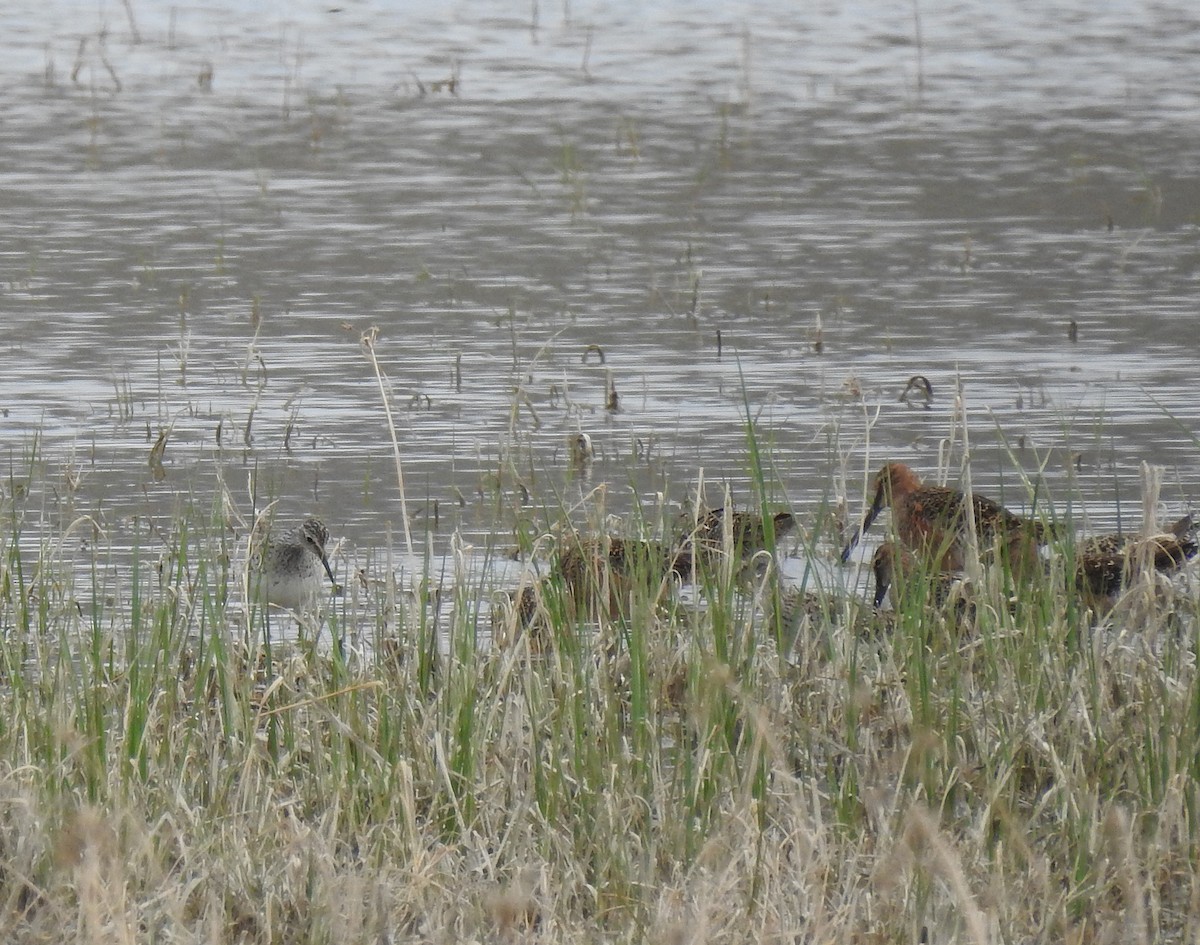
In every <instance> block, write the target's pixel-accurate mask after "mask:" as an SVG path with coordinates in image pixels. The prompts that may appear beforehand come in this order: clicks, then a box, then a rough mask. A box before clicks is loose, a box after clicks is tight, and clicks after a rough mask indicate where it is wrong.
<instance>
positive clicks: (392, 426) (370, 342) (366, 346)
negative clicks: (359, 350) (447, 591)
mask: <svg viewBox="0 0 1200 945" xmlns="http://www.w3.org/2000/svg"><path fill="white" fill-rule="evenodd" d="M377 337H379V328H378V327H377V326H374V325H372V326H371V327H370V328H368V329H367V330H366V331H364V332H363V333H362V336H361V337H360V339H359V340H360V342H361V343H362V347H363V351H365V352H366V354H367V360H369V361H370V362H371V367H372V368H373V369H374V370H375V380H376V381H377V382H378V384H379V396H380V398H381V399H382V400H383V411H384V413H385V414H386V415H387V425H388V433H390V434H391V437H392V457H393V458H394V459H395V461H396V482H397V483H398V484H399V486H400V516H401V518H402V519H403V520H404V547H405V549H406V550H407V551H408V554H409V556H410V557H411V556H412V553H413V546H412V529H411V528H410V527H409V523H408V500H407V499H406V498H405V495H404V467H403V465H402V464H401V462H400V441H399V440H398V439H396V423H395V421H394V420H393V419H392V402H391V400H389V399H388V394H387V388H386V387H385V386H384V383H383V371H382V370H380V367H379V359H378V358H377V357H375V339H376V338H377Z"/></svg>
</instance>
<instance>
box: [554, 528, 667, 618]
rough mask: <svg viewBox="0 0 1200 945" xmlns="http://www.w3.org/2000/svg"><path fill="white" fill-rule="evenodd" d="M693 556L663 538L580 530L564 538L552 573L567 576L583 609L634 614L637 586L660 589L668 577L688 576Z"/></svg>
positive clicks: (566, 581) (651, 590)
mask: <svg viewBox="0 0 1200 945" xmlns="http://www.w3.org/2000/svg"><path fill="white" fill-rule="evenodd" d="M689 562H690V559H689V557H688V556H687V555H686V553H683V552H681V551H675V550H672V549H670V548H667V547H666V546H665V545H663V544H662V543H661V542H657V541H644V540H640V539H633V538H617V537H614V536H611V535H605V536H600V537H597V538H582V537H580V536H578V535H574V536H571V537H569V538H567V539H565V540H564V541H563V542H562V543H561V544H560V546H559V549H558V552H557V554H556V556H555V560H554V563H553V566H552V570H551V573H552V574H554V575H557V576H559V577H560V578H561V579H562V582H563V585H564V586H565V587H566V589H567V591H568V592H569V593H570V595H571V599H572V602H573V603H574V605H575V609H576V610H577V611H584V612H587V613H593V614H594V613H598V612H600V611H602V610H603V611H606V612H607V613H608V615H609V616H610V617H615V616H617V615H618V614H621V613H624V614H628V610H629V600H630V595H631V594H632V593H633V592H634V591H635V590H639V589H640V590H641V591H643V592H645V593H648V594H654V593H656V592H657V591H658V590H659V589H660V588H661V587H662V585H663V582H664V580H667V579H668V578H671V577H678V578H682V577H683V576H684V571H685V570H690V563H689Z"/></svg>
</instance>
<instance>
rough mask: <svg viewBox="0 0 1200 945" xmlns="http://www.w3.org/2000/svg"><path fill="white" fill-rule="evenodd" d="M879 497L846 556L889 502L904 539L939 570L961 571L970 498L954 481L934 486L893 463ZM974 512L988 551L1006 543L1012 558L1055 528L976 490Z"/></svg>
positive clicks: (880, 476)
mask: <svg viewBox="0 0 1200 945" xmlns="http://www.w3.org/2000/svg"><path fill="white" fill-rule="evenodd" d="M872 486H873V489H874V499H873V500H872V502H871V507H870V509H868V510H867V514H866V517H865V518H864V519H863V523H862V525H861V526H860V527H859V528H858V530H857V531H855V533H854V535H853V536H851V538H850V541H849V543H848V544H847V545H846V547H845V548H844V549H843V551H842V561H843V562H845V561H848V560H849V558H850V552H851V551H853V550H854V546H855V545H857V544H858V541H859V539H860V538H861V537H862V536H863V535H864V534H865V533H866V531H867V529H869V528H870V527H871V523H872V522H874V521H875V519H876V518H877V517H878V516H879V513H880V512H881V511H883V509H884V508H886V507H889V506H890V507H891V510H892V527H893V530H894V531H895V534H896V537H897V538H898V539H899V540H900V542H901V544H902V545H903V546H904V547H905V548H906V549H907V550H908V551H910V552H912V553H913V554H915V555H917V556H918V557H919V558H921V559H923V560H924V561H925V562H927V564H928V565H929V566H930V567H933V568H934V569H935V570H939V571H960V570H962V568H963V565H964V557H965V552H966V546H967V528H968V526H967V519H966V512H967V497H966V495H965V494H964V493H963V492H960V491H959V490H958V489H952V488H950V487H949V486H930V485H925V484H924V483H922V482H921V479H920V477H919V476H918V475H917V474H916V473H915V472H913V471H912V470H911V469H910V468H909V467H908V466H906V465H904V463H888V464H886V465H885V466H884V467H883V468H882V469H880V470H879V472H878V473H876V474H875V477H874V479H873V481H872ZM971 514H972V516H973V519H974V523H975V533H976V537H977V538H978V541H979V547H980V550H981V551H982V552H985V553H986V552H988V551H989V550H990V549H991V548H993V547H994V546H995V545H996V544H1001V545H1003V546H1004V547H1005V549H1006V551H1007V552H1008V554H1009V558H1010V560H1011V561H1017V560H1018V559H1019V558H1020V559H1024V558H1027V557H1030V555H1031V554H1032V553H1034V552H1035V551H1036V546H1037V545H1042V544H1045V543H1046V541H1048V540H1049V539H1050V537H1051V535H1050V530H1049V529H1048V528H1046V527H1045V526H1043V525H1042V523H1041V522H1039V521H1037V520H1036V519H1029V518H1024V517H1022V516H1020V515H1016V514H1014V513H1013V512H1010V511H1009V510H1008V509H1006V508H1004V506H1002V505H1000V504H999V503H998V502H994V501H992V500H991V499H988V498H986V497H984V496H981V495H977V494H975V495H972V497H971Z"/></svg>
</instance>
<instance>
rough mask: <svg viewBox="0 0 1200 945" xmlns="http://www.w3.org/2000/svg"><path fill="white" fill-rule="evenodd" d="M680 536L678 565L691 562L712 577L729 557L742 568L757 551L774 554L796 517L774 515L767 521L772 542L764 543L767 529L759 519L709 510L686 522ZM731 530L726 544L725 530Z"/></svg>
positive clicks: (782, 514)
mask: <svg viewBox="0 0 1200 945" xmlns="http://www.w3.org/2000/svg"><path fill="white" fill-rule="evenodd" d="M683 527H684V533H683V534H682V535H681V536H680V537H679V539H678V541H677V543H676V547H677V548H678V553H679V554H680V555H681V561H680V563H681V564H683V563H688V560H689V557H690V558H691V559H694V561H692V562H691V563H694V564H695V565H697V566H698V567H701V568H703V569H704V570H705V571H706V572H707V573H712V572H713V571H715V570H716V569H717V568H718V567H719V566H720V563H721V561H722V560H723V557H724V555H725V554H726V553H727V551H728V552H730V553H732V556H733V559H734V561H735V562H738V563H739V565H740V564H744V563H745V562H748V561H750V560H751V559H752V558H753V557H754V556H755V555H757V554H758V553H759V552H761V551H771V552H773V551H774V550H775V543H777V542H778V541H779V540H780V539H781V538H783V537H784V536H785V535H787V534H789V533H790V532H792V531H794V530H795V528H796V517H795V516H794V515H792V513H791V512H778V513H776V514H775V515H774V516H772V518H771V531H772V533H773V535H772V538H773V541H768V539H767V526H766V524H765V522H764V521H763V518H762V516H761V515H756V514H754V513H753V512H736V511H733V510H732V509H724V508H720V509H713V510H712V511H710V512H705V513H704V514H703V515H701V516H699V517H698V518H697V519H695V520H694V521H693V520H692V519H691V518H687V519H686V520H685V522H684V526H683ZM727 527H728V528H729V529H730V530H731V534H730V536H729V540H728V542H727V541H726V528H727Z"/></svg>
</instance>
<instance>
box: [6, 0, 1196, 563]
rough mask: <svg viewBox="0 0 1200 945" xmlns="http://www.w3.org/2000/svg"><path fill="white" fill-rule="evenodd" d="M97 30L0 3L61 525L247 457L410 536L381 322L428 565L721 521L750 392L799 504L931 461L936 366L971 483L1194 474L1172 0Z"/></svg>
mask: <svg viewBox="0 0 1200 945" xmlns="http://www.w3.org/2000/svg"><path fill="white" fill-rule="evenodd" d="M297 7H299V9H297ZM129 10H130V12H131V13H132V18H131V16H130V15H129V13H127V10H126V6H125V5H123V4H121V3H115V2H108V3H106V2H95V0H92V2H87V3H71V2H66V0H60V2H57V3H50V4H45V5H44V4H33V3H21V2H18V3H16V4H10V5H9V7H8V8H6V17H5V20H6V23H5V25H6V31H7V34H8V35H7V39H6V56H5V57H4V59H3V61H0V76H2V77H3V80H4V85H5V89H6V94H5V100H4V102H3V104H2V105H0V148H2V149H3V153H4V155H5V160H4V161H3V162H2V164H0V187H2V189H3V194H4V204H5V220H6V225H5V228H4V236H3V238H2V240H0V267H2V268H0V274H2V277H3V282H2V286H0V306H2V309H3V327H2V328H0V333H2V338H3V346H2V348H0V351H2V354H0V358H2V361H0V407H2V408H3V410H4V418H3V430H4V445H5V448H6V450H7V452H8V454H9V455H10V457H12V461H13V464H14V467H15V468H20V467H21V464H22V462H23V459H22V458H23V457H25V456H27V455H29V453H30V452H31V450H32V444H33V440H34V437H35V435H37V436H39V437H40V442H39V449H40V451H41V455H42V456H43V457H44V459H45V461H46V463H47V468H48V470H49V471H50V475H51V477H52V478H53V479H55V481H59V479H61V483H62V485H61V488H59V489H57V490H55V492H54V496H53V500H54V501H56V502H60V503H66V505H67V507H68V511H69V513H70V514H71V515H75V514H81V513H84V512H87V513H92V514H93V515H95V516H97V518H99V519H101V520H103V521H105V522H107V523H109V524H110V525H112V526H113V527H114V528H119V525H120V524H121V523H122V522H126V521H128V520H129V518H130V516H131V515H132V514H133V513H135V512H137V511H139V510H148V511H152V512H165V511H167V510H170V509H171V508H173V507H175V506H176V505H177V504H178V503H179V502H180V501H181V500H182V499H184V498H186V499H188V500H189V501H194V502H197V503H198V504H199V505H200V506H201V507H207V506H208V505H209V504H211V503H212V502H213V500H214V497H215V496H217V495H218V494H219V493H220V490H221V488H222V486H224V488H227V489H228V490H229V493H230V495H231V496H232V498H233V499H234V500H235V501H236V502H237V503H239V504H240V505H241V506H242V507H243V511H249V509H250V507H251V502H252V500H251V487H250V482H251V479H252V478H253V476H252V474H256V476H257V478H256V479H255V482H256V485H255V493H256V494H255V497H254V500H253V501H254V502H256V503H257V504H259V505H261V504H262V503H263V502H265V501H267V500H268V499H272V498H279V499H280V507H281V510H284V512H285V514H287V515H295V516H299V515H302V514H305V513H308V512H315V513H319V514H321V515H322V516H324V517H325V518H326V519H327V520H329V521H330V522H331V524H332V530H333V531H334V532H335V534H341V535H343V536H344V537H345V538H346V539H347V541H348V545H349V546H350V547H355V548H359V549H364V548H374V549H377V548H382V547H385V546H391V545H392V544H393V543H396V542H398V541H399V536H400V535H401V534H402V524H401V515H400V509H399V501H398V489H397V477H396V472H395V464H394V461H393V458H392V448H391V442H390V437H389V433H388V423H387V417H386V415H385V412H384V401H383V398H382V396H381V393H380V386H379V383H378V382H377V379H376V375H375V372H374V369H373V367H372V364H371V362H370V360H369V359H368V357H367V353H366V352H365V351H364V348H363V345H362V338H363V336H364V333H366V332H369V331H370V330H371V329H378V334H377V336H375V340H374V352H375V354H376V356H377V357H378V361H379V364H380V366H381V368H382V370H383V371H384V372H385V379H384V387H385V390H386V392H387V397H388V401H389V403H390V406H391V409H392V411H393V418H394V423H395V427H396V433H397V437H398V441H399V445H400V451H401V456H402V460H403V468H404V476H405V484H406V487H407V493H408V499H409V505H410V511H411V512H412V513H413V518H414V523H415V524H414V528H415V530H416V531H417V533H418V534H417V538H416V540H417V541H418V542H421V541H423V540H424V539H423V535H424V533H425V530H426V529H427V528H430V527H433V526H434V510H435V504H436V515H437V522H436V528H435V529H434V532H433V544H434V547H435V548H437V549H438V550H445V549H446V548H448V547H449V543H450V536H451V535H452V533H453V532H454V530H455V529H456V528H458V529H460V530H461V532H462V533H463V535H464V536H465V538H466V539H467V540H469V541H482V539H483V536H484V535H486V534H487V533H489V532H492V531H494V530H497V529H498V530H499V531H500V532H501V534H503V532H504V530H505V529H506V528H509V527H510V525H509V521H510V519H511V516H512V514H513V511H514V510H515V509H517V508H519V507H520V506H521V504H522V503H525V502H528V503H531V504H533V505H535V506H536V505H539V504H545V505H547V506H550V507H553V508H558V507H560V506H561V505H562V504H563V503H566V504H572V503H574V502H578V501H579V499H580V497H581V495H582V494H583V493H584V492H586V491H587V490H588V489H591V488H595V487H598V486H601V485H605V487H606V494H605V498H604V501H605V504H606V508H608V509H610V510H611V511H613V512H616V513H627V512H629V511H630V510H631V509H633V508H634V507H635V506H637V505H639V504H640V505H641V506H642V507H643V508H645V507H647V506H648V505H653V503H654V501H655V498H654V497H655V494H656V493H659V492H662V493H664V494H665V495H666V497H667V499H668V500H670V501H674V502H677V501H678V500H680V499H681V498H682V497H683V496H684V495H685V494H686V493H687V491H688V490H689V488H694V487H695V483H696V481H697V477H698V476H699V475H700V474H701V471H703V476H704V479H705V480H706V481H708V482H710V483H712V484H713V486H714V490H713V491H712V492H710V498H718V497H719V492H720V490H721V488H723V487H724V486H725V485H726V484H727V485H728V487H729V488H730V489H731V491H732V494H733V498H734V499H735V501H738V502H740V503H743V504H744V503H747V502H750V501H751V500H752V494H751V489H750V485H749V483H750V478H751V477H750V473H749V468H750V462H749V450H748V441H747V436H746V426H747V424H746V419H747V416H750V417H753V418H754V420H755V421H756V429H757V432H758V436H759V438H760V445H761V446H762V447H763V448H764V450H765V451H766V452H767V454H768V456H769V462H768V465H767V479H768V484H769V485H770V486H771V487H772V489H773V493H774V499H775V500H776V501H778V502H780V503H784V502H786V503H790V504H791V505H792V506H793V507H795V508H796V509H797V511H798V512H799V513H800V514H801V515H802V517H803V516H805V515H809V516H812V515H813V514H815V510H816V509H817V508H818V507H820V506H821V505H822V504H823V503H825V502H829V501H836V499H837V498H838V497H839V496H840V495H841V494H842V493H843V492H844V491H849V493H850V496H851V501H852V502H855V503H856V502H858V501H860V499H859V496H860V490H861V485H862V482H863V477H864V470H865V469H867V468H868V467H874V466H876V465H878V464H879V463H880V462H882V461H883V460H884V459H885V458H890V459H900V460H903V461H906V462H909V463H910V464H911V465H913V466H914V467H916V468H918V469H919V470H921V471H922V472H924V473H926V474H929V475H934V473H935V470H936V469H937V468H938V466H939V455H940V451H942V450H944V446H945V444H947V443H950V444H951V446H952V447H953V448H952V449H951V450H950V457H949V467H950V470H951V473H950V474H951V478H952V479H953V478H955V477H956V476H957V467H958V463H959V460H960V459H961V448H962V445H963V440H962V428H961V425H956V424H955V390H956V386H958V385H961V391H962V404H963V405H964V407H965V411H966V417H967V421H968V424H967V430H968V432H969V445H970V450H971V457H972V476H973V480H974V484H975V487H976V488H977V489H980V490H981V491H988V492H991V493H993V494H998V495H1002V496H1003V497H1004V498H1005V499H1006V501H1008V500H1011V501H1012V502H1013V504H1021V503H1023V502H1025V501H1027V499H1028V495H1027V492H1026V491H1025V490H1024V488H1023V487H1022V486H1021V484H1020V482H1019V475H1018V473H1019V470H1020V469H1024V470H1025V471H1026V472H1028V473H1031V474H1034V475H1035V478H1036V474H1037V472H1038V470H1039V469H1042V470H1043V471H1044V479H1045V483H1044V488H1045V490H1046V492H1045V493H1043V494H1048V495H1050V496H1052V497H1053V498H1054V500H1055V501H1056V502H1061V503H1066V502H1072V503H1074V504H1075V507H1076V508H1077V512H1076V514H1079V515H1082V516H1084V517H1085V518H1086V519H1087V520H1088V521H1089V522H1090V523H1095V524H1096V525H1103V526H1105V527H1107V526H1109V525H1111V524H1112V523H1113V522H1114V521H1115V520H1116V519H1117V518H1118V516H1120V517H1121V518H1122V520H1123V521H1125V522H1126V523H1128V522H1129V517H1130V516H1131V515H1132V516H1133V520H1134V522H1135V523H1136V521H1137V517H1138V515H1140V511H1139V508H1140V507H1139V505H1138V502H1139V499H1138V495H1139V488H1140V487H1139V479H1138V476H1139V465H1140V463H1141V462H1142V461H1143V460H1149V461H1152V462H1155V463H1161V464H1164V465H1165V466H1166V467H1167V472H1166V476H1165V483H1166V484H1165V487H1164V491H1163V501H1164V513H1165V512H1167V511H1169V510H1173V509H1178V508H1181V507H1184V506H1186V505H1188V503H1189V502H1190V501H1191V500H1192V498H1193V496H1195V495H1197V494H1198V493H1200V470H1198V469H1197V464H1196V457H1197V441H1196V429H1197V419H1198V415H1200V409H1198V408H1197V405H1196V377H1197V356H1198V355H1200V335H1198V326H1200V321H1198V317H1197V316H1198V314H1200V312H1198V300H1200V240H1198V233H1200V230H1198V223H1200V178H1198V177H1197V174H1196V169H1197V168H1198V167H1200V82H1198V81H1197V63H1198V62H1200V9H1198V8H1196V7H1194V5H1193V4H1188V3H1175V4H1170V3H1157V4H1155V3H1151V4H1146V3H1133V2H1129V3H1122V2H1112V3H1101V4H1095V3H1092V2H1087V3H1084V2H1063V3H1057V4H1049V5H1046V6H1045V7H1043V6H1042V5H1038V4H1027V3H1017V2H1001V3H996V4H991V5H980V4H966V3H964V4H961V5H959V6H953V5H933V4H921V5H919V12H920V17H919V20H918V19H917V18H916V17H914V5H913V4H910V3H894V4H885V3H879V4H855V3H812V4H793V3H788V2H764V3H741V4H726V3H721V4H717V3H698V4H682V3H680V4H659V5H655V6H654V9H652V10H643V9H641V5H639V4H632V3H630V4H626V3H605V4H600V3H596V4H589V3H579V2H571V3H566V4H547V3H543V4H540V5H539V4H534V5H531V4H529V3H502V2H490V3H480V2H472V3H458V4H404V3H383V2H375V3H368V2H355V0H347V2H344V3H325V4H297V5H293V4H285V3H277V4H273V3H250V2H246V3H208V4H179V5H176V6H174V7H169V6H168V5H166V4H149V3H140V2H138V0H133V2H132V3H131V4H129ZM589 346H598V347H599V348H600V349H601V351H602V352H603V355H604V361H603V363H601V362H600V358H599V355H598V354H597V353H596V352H595V351H594V350H593V351H592V352H591V353H590V354H589V353H588V350H589ZM916 374H920V375H924V376H925V377H927V378H928V379H929V381H930V382H931V384H932V387H933V391H934V399H933V403H932V405H931V408H930V409H928V410H926V409H922V408H921V407H920V406H918V405H914V404H913V403H911V402H909V403H905V402H901V401H900V400H899V399H898V398H899V396H900V393H901V391H902V390H903V389H904V386H905V382H906V381H907V380H908V378H909V377H910V376H912V375H916ZM610 385H611V387H614V388H615V390H616V391H617V394H618V399H619V409H618V410H616V411H609V410H607V409H606V398H607V395H606V391H607V390H608V388H609V386H610ZM164 430H165V431H169V433H168V438H167V441H166V449H165V452H164V453H163V455H162V458H163V471H164V472H165V473H166V476H165V478H162V479H161V480H159V479H156V478H155V477H154V476H153V475H152V470H151V467H150V465H149V464H148V458H149V455H150V450H151V447H152V446H153V444H154V442H155V441H156V440H157V439H158V437H159V435H160V434H161V433H162V432H163V431H164ZM580 430H582V431H586V432H588V433H589V434H590V435H591V436H592V438H593V440H594V442H595V444H596V449H597V453H598V458H597V460H596V462H595V464H594V467H593V468H592V470H591V474H590V476H589V477H584V476H575V475H572V474H571V472H570V470H569V469H568V462H567V453H566V440H567V437H568V435H570V434H572V433H574V432H576V431H580ZM55 477H58V478H55ZM1040 488H1042V487H1041V486H1039V489H1040ZM64 497H65V498H64Z"/></svg>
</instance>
